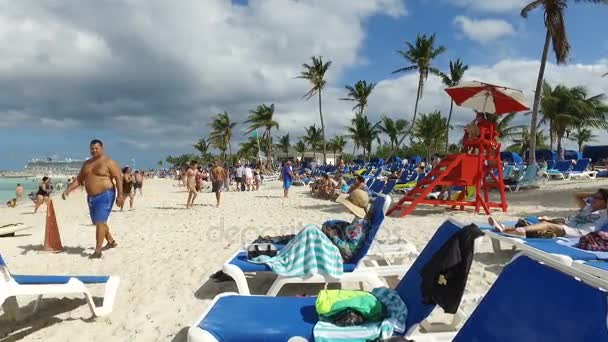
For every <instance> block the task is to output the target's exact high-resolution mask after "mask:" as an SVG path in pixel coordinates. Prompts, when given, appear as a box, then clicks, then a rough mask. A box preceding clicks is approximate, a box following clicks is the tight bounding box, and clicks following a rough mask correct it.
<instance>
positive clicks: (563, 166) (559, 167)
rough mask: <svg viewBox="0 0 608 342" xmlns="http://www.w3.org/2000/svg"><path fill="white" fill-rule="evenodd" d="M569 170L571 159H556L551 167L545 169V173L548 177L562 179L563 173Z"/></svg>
mask: <svg viewBox="0 0 608 342" xmlns="http://www.w3.org/2000/svg"><path fill="white" fill-rule="evenodd" d="M570 170H572V161H571V160H558V161H556V162H555V166H553V168H551V169H549V170H547V173H548V174H549V176H550V177H556V178H561V179H564V174H565V173H566V172H568V171H570Z"/></svg>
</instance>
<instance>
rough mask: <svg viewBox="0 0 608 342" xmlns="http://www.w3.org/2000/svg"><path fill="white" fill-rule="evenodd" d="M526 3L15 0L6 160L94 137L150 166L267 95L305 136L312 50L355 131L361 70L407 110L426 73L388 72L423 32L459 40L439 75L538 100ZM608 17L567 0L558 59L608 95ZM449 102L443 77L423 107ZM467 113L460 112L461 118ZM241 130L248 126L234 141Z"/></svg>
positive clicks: (81, 145) (551, 74) (6, 27)
mask: <svg viewBox="0 0 608 342" xmlns="http://www.w3.org/2000/svg"><path fill="white" fill-rule="evenodd" d="M521 3H522V1H520V0H489V1H474V0H437V1H430V0H420V1H401V0H369V1H368V0H354V1H352V2H349V1H347V0H336V1H331V2H326V1H321V0H306V1H304V0H301V1H297V2H295V1H287V0H250V1H237V2H235V3H234V4H232V5H231V4H230V3H229V2H226V1H224V0H206V1H196V0H191V1H190V0H188V1H186V0H184V1H181V2H177V3H175V4H173V3H171V2H165V1H161V0H155V1H149V2H147V3H144V4H138V5H132V6H120V4H116V3H113V2H108V3H104V2H99V3H95V5H93V4H92V3H88V4H84V3H83V2H80V1H75V0H71V1H65V2H63V3H61V4H59V5H45V6H37V3H36V1H23V2H8V3H4V4H2V5H0V13H2V14H0V32H1V33H3V34H0V37H1V38H0V40H2V41H0V43H2V44H3V46H11V47H12V48H11V49H10V50H8V49H6V50H7V51H3V52H0V60H3V61H5V62H4V63H2V62H0V79H2V80H3V81H2V82H0V93H2V94H3V95H0V112H1V113H2V116H3V117H4V118H5V119H3V121H2V122H1V123H0V136H1V137H2V138H1V140H0V141H2V142H3V143H2V144H0V155H2V156H3V158H2V159H1V160H0V169H20V168H21V167H23V165H24V164H25V162H26V161H27V160H28V159H30V158H32V157H35V156H40V157H43V156H49V155H52V154H59V155H62V156H71V157H86V156H87V155H88V146H87V145H88V141H89V140H91V139H92V138H101V139H103V140H104V141H105V142H106V145H107V150H108V153H110V154H111V155H112V156H113V157H114V158H115V159H117V160H118V161H119V162H120V163H122V164H130V163H131V158H135V159H136V161H137V167H148V166H153V165H155V163H156V161H158V160H160V159H164V158H165V157H166V156H167V155H168V154H178V153H194V150H193V149H192V147H191V145H192V144H193V143H194V142H195V141H196V140H197V139H198V138H199V137H201V136H205V135H206V134H207V133H208V127H207V123H208V122H209V120H210V118H211V117H212V116H213V115H214V114H215V113H218V112H222V111H224V110H227V111H228V112H229V113H231V115H233V119H234V120H236V121H238V122H242V121H244V120H245V119H246V115H247V111H248V109H249V108H252V107H253V106H255V105H256V104H259V103H275V104H276V106H277V114H276V115H277V119H278V120H279V122H280V124H281V129H280V132H277V133H276V135H279V134H284V133H287V132H289V133H290V134H291V136H292V139H293V137H297V136H298V135H301V134H302V131H303V127H306V126H309V125H311V124H313V123H317V122H316V121H317V120H318V119H317V113H316V107H315V104H314V103H312V102H305V101H302V99H301V95H303V94H304V93H305V92H306V90H307V84H306V83H304V82H302V81H298V80H294V79H293V77H294V76H296V75H297V74H298V73H299V69H300V65H301V64H302V63H304V62H307V61H308V59H309V56H311V55H313V54H320V55H323V56H324V57H325V58H326V59H331V60H333V61H334V65H332V68H331V69H330V74H329V76H328V77H329V84H328V88H327V89H326V94H325V96H326V99H327V100H326V109H325V112H326V115H327V120H326V121H327V125H328V133H329V135H332V134H340V133H343V131H344V122H347V121H348V118H349V117H350V116H352V112H351V111H350V107H352V105H351V104H350V103H345V102H343V101H339V98H340V97H343V96H344V95H345V93H344V90H343V86H344V85H345V84H353V83H354V82H356V81H357V80H360V79H364V80H368V81H373V82H377V83H378V86H377V88H376V90H375V91H374V93H373V94H372V98H371V99H370V107H369V109H368V112H367V115H369V116H370V117H371V118H372V119H378V118H379V116H380V115H381V114H387V115H389V116H393V117H395V118H398V117H405V118H409V117H411V111H412V109H413V100H414V98H415V86H416V76H415V75H413V74H400V75H392V74H391V71H393V70H395V69H398V68H400V67H402V66H403V60H402V59H401V58H400V57H399V56H398V55H397V54H396V53H395V50H396V49H402V48H404V43H405V42H406V41H413V40H414V39H415V37H416V35H417V34H418V33H428V34H431V33H436V35H437V42H438V43H440V44H441V45H444V46H446V47H447V49H448V51H447V52H446V53H445V54H444V55H442V56H440V57H439V58H438V60H437V61H436V66H437V67H438V68H440V69H442V70H445V69H446V68H447V65H448V63H449V61H450V60H451V59H455V58H461V59H462V60H464V61H465V63H467V64H469V65H470V66H471V71H470V72H469V77H471V78H483V79H481V80H485V81H488V82H491V81H496V82H501V84H504V85H507V86H512V87H516V88H519V89H522V90H523V91H524V92H527V95H528V97H529V98H531V97H532V94H531V90H532V89H533V87H534V82H535V78H536V72H537V70H538V66H537V64H535V63H537V61H538V59H539V58H540V54H541V48H542V43H543V39H544V34H545V33H544V32H545V31H544V26H543V18H542V12H541V11H539V10H536V11H535V12H534V13H533V14H532V15H530V17H529V18H528V19H523V18H521V17H520V15H519V10H520V9H521V5H520V4H521ZM523 3H525V1H524V2H523ZM104 16H105V17H106V18H111V17H112V16H114V17H115V19H114V20H102V19H101V18H104ZM607 17H608V6H605V5H603V6H602V5H590V4H578V3H572V4H571V5H570V8H569V9H568V11H567V17H566V20H567V25H568V35H569V38H570V43H571V45H572V53H571V60H570V63H569V65H568V66H564V67H556V66H555V65H552V64H550V65H549V67H548V75H547V78H548V79H549V81H550V82H553V83H556V82H560V83H565V84H568V85H578V84H581V83H583V84H585V85H586V86H588V87H589V89H590V92H591V93H594V94H595V93H599V92H607V93H608V79H607V78H604V79H601V78H600V77H599V75H601V74H602V73H605V72H608V37H607V36H606V34H605V32H607V31H608V22H607V21H606V20H605V18H607ZM550 61H553V57H551V59H550ZM465 78H466V76H465ZM505 83H506V84H505ZM448 105H449V99H447V98H446V97H445V95H443V94H442V92H441V84H440V82H438V81H437V80H430V81H429V83H428V84H427V89H426V90H425V97H424V98H423V101H422V108H421V111H425V110H434V109H439V110H442V111H443V112H445V111H446V110H447V106H448ZM469 115H470V114H468V113H466V112H464V111H458V112H457V113H456V117H455V119H456V122H465V121H468V120H469V117H468V116H469ZM525 120H527V119H525ZM317 125H318V123H317ZM244 129H245V127H244V126H243V125H239V128H238V129H237V134H235V138H234V140H235V142H234V143H233V150H236V149H238V140H242V139H243V135H242V132H243V131H244ZM453 135H454V139H456V136H459V135H460V133H459V132H455V133H453ZM604 138H605V135H602V140H603V139H604ZM293 140H295V139H293ZM600 142H601V141H600Z"/></svg>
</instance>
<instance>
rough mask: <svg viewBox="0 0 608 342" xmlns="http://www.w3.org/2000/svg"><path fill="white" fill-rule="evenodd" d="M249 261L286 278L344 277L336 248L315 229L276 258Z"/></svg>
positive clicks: (301, 235)
mask: <svg viewBox="0 0 608 342" xmlns="http://www.w3.org/2000/svg"><path fill="white" fill-rule="evenodd" d="M250 261H251V262H254V263H259V264H266V265H268V267H270V268H271V269H272V271H273V272H275V273H276V274H278V275H282V276H288V277H306V276H309V275H313V274H319V273H321V274H327V275H329V276H332V277H339V276H341V275H342V274H343V273H344V263H343V262H342V256H341V255H340V251H339V250H338V247H336V246H335V245H334V244H333V243H332V242H331V240H330V239H329V238H328V237H327V236H326V235H325V233H323V232H322V231H321V229H320V228H319V227H317V226H315V225H308V226H306V227H305V228H304V229H303V230H302V231H301V232H299V233H298V234H297V235H296V236H295V237H294V238H293V239H292V240H291V241H290V242H289V243H288V244H287V245H286V246H285V247H284V248H283V249H282V250H281V251H280V252H279V254H278V255H277V256H275V257H269V256H265V255H262V256H259V257H257V258H254V259H252V260H250Z"/></svg>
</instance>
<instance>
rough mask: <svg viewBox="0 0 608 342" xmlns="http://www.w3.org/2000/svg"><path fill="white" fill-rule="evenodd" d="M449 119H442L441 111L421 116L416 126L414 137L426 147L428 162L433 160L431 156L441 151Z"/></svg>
mask: <svg viewBox="0 0 608 342" xmlns="http://www.w3.org/2000/svg"><path fill="white" fill-rule="evenodd" d="M446 126H447V118H443V117H441V112H440V111H434V112H432V113H428V114H420V117H419V118H418V120H416V124H415V126H414V131H413V132H412V133H413V136H414V137H416V138H417V139H418V140H419V141H420V142H421V143H422V144H423V145H424V146H425V147H426V158H427V159H426V160H431V154H433V153H437V152H438V151H439V145H440V144H441V143H443V141H444V137H445V135H446V134H447V130H446Z"/></svg>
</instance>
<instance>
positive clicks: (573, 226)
mask: <svg viewBox="0 0 608 342" xmlns="http://www.w3.org/2000/svg"><path fill="white" fill-rule="evenodd" d="M574 198H575V200H576V203H577V205H578V207H579V208H580V209H579V211H578V212H577V213H576V214H574V215H572V216H569V217H568V218H566V219H553V220H552V219H548V218H546V217H539V218H538V219H539V221H540V222H539V223H537V224H531V225H528V226H525V227H519V228H506V227H504V226H503V225H502V224H501V223H500V222H498V221H497V220H495V219H494V218H493V217H491V216H490V217H489V218H488V222H489V223H490V224H491V225H493V226H494V228H495V229H496V230H497V231H501V232H503V233H507V234H513V235H521V236H525V237H530V238H537V237H551V236H557V237H562V236H565V237H569V238H577V237H581V236H583V235H586V234H589V233H592V232H597V231H599V230H601V229H602V228H603V227H604V226H605V225H606V224H608V211H607V210H606V207H607V205H608V190H607V189H599V190H598V191H597V192H596V193H588V192H581V193H577V194H575V195H574Z"/></svg>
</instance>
